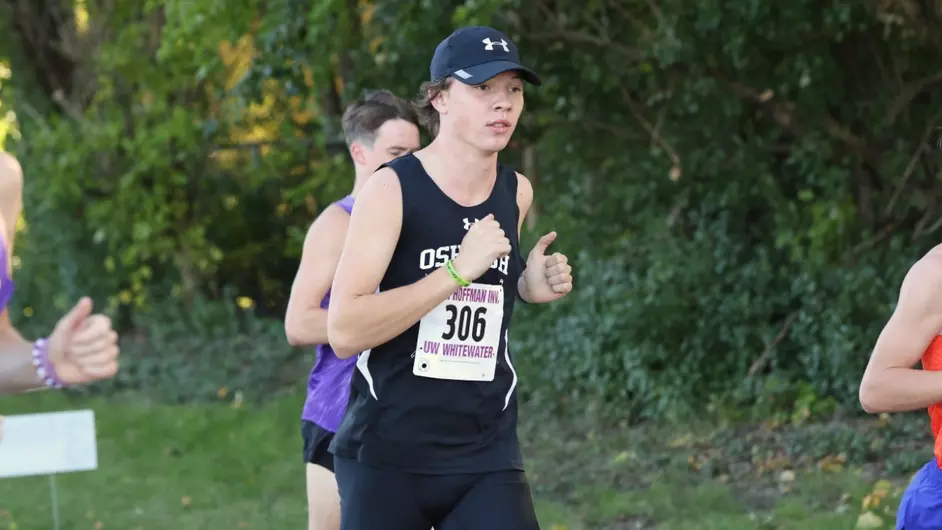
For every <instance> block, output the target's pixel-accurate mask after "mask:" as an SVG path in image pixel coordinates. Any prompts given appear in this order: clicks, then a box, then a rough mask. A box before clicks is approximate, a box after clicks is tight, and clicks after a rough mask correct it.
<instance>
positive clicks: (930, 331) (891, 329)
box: [859, 254, 942, 413]
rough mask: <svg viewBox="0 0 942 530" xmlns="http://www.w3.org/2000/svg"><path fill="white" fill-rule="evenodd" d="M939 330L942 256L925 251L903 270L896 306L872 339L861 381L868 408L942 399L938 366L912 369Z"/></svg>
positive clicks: (902, 407) (911, 406)
mask: <svg viewBox="0 0 942 530" xmlns="http://www.w3.org/2000/svg"><path fill="white" fill-rule="evenodd" d="M940 331H942V257H940V256H938V255H934V254H930V255H928V256H926V257H924V258H922V259H921V260H919V261H918V262H917V263H916V264H915V265H913V267H912V268H911V269H910V270H909V272H908V273H907V274H906V278H905V279H903V284H902V286H901V287H900V293H899V300H898V302H897V304H896V309H895V310H894V312H893V315H891V316H890V319H889V320H888V321H887V323H886V326H885V327H884V328H883V331H882V332H881V333H880V336H879V338H878V339H877V343H876V346H875V347H874V349H873V354H872V355H871V356H870V361H869V363H868V364H867V368H866V370H865V371H864V375H863V378H862V380H861V382H860V390H859V394H860V404H861V406H862V407H863V408H864V410H866V411H867V412H870V413H879V412H905V411H912V410H919V409H924V408H926V407H928V406H929V405H933V404H935V403H939V402H942V372H940V371H928V370H916V369H914V368H913V366H915V365H916V363H917V362H919V360H920V358H921V357H922V354H923V352H925V350H926V348H927V347H928V346H929V344H930V343H931V342H932V339H933V338H934V337H935V336H936V335H937V334H938V333H939V332H940Z"/></svg>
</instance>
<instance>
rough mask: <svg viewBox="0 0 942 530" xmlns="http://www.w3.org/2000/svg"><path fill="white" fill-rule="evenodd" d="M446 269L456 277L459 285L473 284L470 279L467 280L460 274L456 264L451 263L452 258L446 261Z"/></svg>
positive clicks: (450, 274)
mask: <svg viewBox="0 0 942 530" xmlns="http://www.w3.org/2000/svg"><path fill="white" fill-rule="evenodd" d="M445 270H447V271H448V275H449V276H451V277H452V278H454V280H455V281H456V282H458V285H460V286H462V287H467V286H469V285H471V282H469V281H468V280H465V279H464V278H462V277H461V275H460V274H458V271H456V270H455V266H454V265H453V264H452V263H451V260H448V262H447V263H445Z"/></svg>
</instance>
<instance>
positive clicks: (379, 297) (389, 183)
mask: <svg viewBox="0 0 942 530" xmlns="http://www.w3.org/2000/svg"><path fill="white" fill-rule="evenodd" d="M401 229H402V188H401V186H400V185H399V177H398V176H397V175H396V173H395V171H394V170H392V169H389V168H383V169H380V170H379V171H377V172H376V173H374V174H373V176H372V177H370V180H368V181H367V182H366V185H364V186H363V189H362V190H361V191H360V194H359V197H358V198H357V207H356V208H355V209H354V210H353V214H352V215H351V216H350V227H349V229H348V230H347V238H346V242H345V244H344V247H343V253H342V254H341V257H340V263H339V265H338V267H337V272H336V274H335V275H334V283H333V287H332V289H331V302H330V305H331V308H330V311H329V312H328V315H327V332H328V335H329V338H330V345H331V347H332V348H333V349H334V352H336V354H337V356H338V357H340V358H342V359H343V358H348V357H352V356H354V355H356V354H357V353H359V352H361V351H365V350H368V349H370V348H373V347H374V346H377V345H379V344H382V343H384V342H386V341H388V340H389V339H391V338H393V337H395V336H396V335H398V334H400V333H402V332H403V331H405V330H406V329H409V327H411V326H412V325H413V324H415V323H416V322H418V321H419V319H421V318H422V317H423V316H424V315H425V314H427V313H428V312H429V311H431V310H432V309H434V308H435V306H436V305H438V304H439V303H441V302H442V301H443V300H445V299H446V298H448V297H449V296H450V295H451V294H452V293H454V292H455V291H456V290H457V289H458V283H457V282H456V281H455V280H454V279H452V278H451V276H449V274H448V272H447V271H446V270H444V268H439V269H438V270H436V271H435V272H433V273H431V274H429V275H428V276H426V277H425V278H423V279H422V280H420V281H418V282H416V283H414V284H412V285H407V286H404V287H400V288H398V289H392V290H389V291H385V292H381V293H377V292H376V291H377V290H378V288H379V283H380V281H381V280H382V279H383V276H384V275H385V274H386V268H387V267H389V262H390V260H391V259H392V255H393V251H394V250H395V248H396V243H397V242H398V240H399V232H400V230H401Z"/></svg>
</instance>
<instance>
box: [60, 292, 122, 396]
mask: <svg viewBox="0 0 942 530" xmlns="http://www.w3.org/2000/svg"><path fill="white" fill-rule="evenodd" d="M92 308H93V306H92V301H91V299H89V298H82V299H81V300H79V302H78V303H77V304H76V305H75V307H73V308H72V310H71V311H69V312H68V313H66V315H65V316H64V317H62V319H61V320H59V323H58V324H56V327H55V329H54V330H53V332H52V335H50V336H49V362H50V363H51V364H52V367H53V369H54V370H55V371H56V374H57V375H58V376H59V378H60V379H62V381H64V382H65V383H66V384H69V385H76V384H85V383H90V382H92V381H97V380H100V379H107V378H109V377H112V376H114V375H115V373H117V371H118V354H119V348H118V334H117V333H116V332H115V331H114V330H113V329H112V328H111V319H110V318H108V317H107V316H105V315H100V314H94V315H93V314H92Z"/></svg>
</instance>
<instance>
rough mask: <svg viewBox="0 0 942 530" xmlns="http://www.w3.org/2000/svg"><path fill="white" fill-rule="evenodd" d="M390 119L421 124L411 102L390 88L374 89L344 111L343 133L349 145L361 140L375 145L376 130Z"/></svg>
mask: <svg viewBox="0 0 942 530" xmlns="http://www.w3.org/2000/svg"><path fill="white" fill-rule="evenodd" d="M390 120H405V121H407V122H410V123H414V124H415V125H416V126H418V125H419V121H418V118H417V117H416V115H415V111H414V110H412V107H411V106H410V105H409V103H408V102H407V101H406V100H404V99H402V98H400V97H397V96H396V95H395V94H393V93H392V92H390V91H388V90H373V91H369V92H366V93H364V95H363V97H362V98H360V99H359V100H357V101H356V102H354V103H352V104H350V106H349V107H347V109H346V110H345V111H344V112H343V135H344V138H345V139H346V141H347V146H350V145H351V144H352V143H353V142H356V141H359V142H362V143H364V144H368V145H373V142H375V141H376V131H377V130H378V129H379V128H380V127H382V126H383V124H384V123H386V122H387V121H390Z"/></svg>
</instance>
